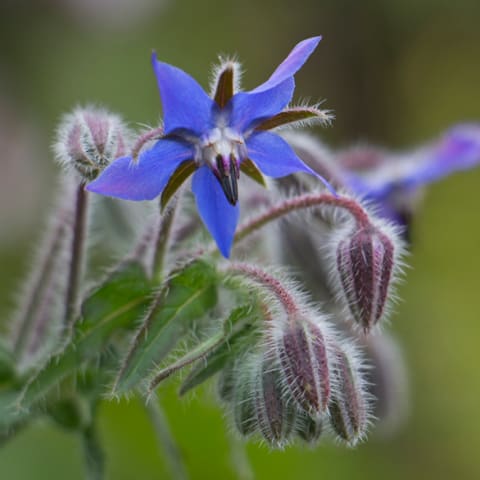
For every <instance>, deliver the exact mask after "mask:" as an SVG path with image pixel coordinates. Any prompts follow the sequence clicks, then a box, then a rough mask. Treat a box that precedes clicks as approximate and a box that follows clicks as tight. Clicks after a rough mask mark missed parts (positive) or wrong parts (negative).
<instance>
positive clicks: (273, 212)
mask: <svg viewBox="0 0 480 480" xmlns="http://www.w3.org/2000/svg"><path fill="white" fill-rule="evenodd" d="M324 205H330V206H332V207H338V208H342V209H344V210H347V211H348V212H349V213H350V214H351V215H352V217H353V218H354V220H355V222H356V223H357V226H358V227H359V228H367V227H369V226H370V225H371V223H370V219H369V217H368V214H367V212H366V211H365V210H364V209H363V207H362V206H361V205H360V204H359V203H358V202H356V201H355V200H353V199H351V198H348V197H336V196H335V195H332V194H330V193H319V194H313V193H310V194H305V195H300V196H298V197H294V198H290V199H288V200H285V201H283V202H281V203H279V204H278V205H274V206H273V207H271V208H270V209H269V210H267V211H266V212H264V213H262V214H260V215H258V216H257V217H254V218H252V219H251V220H248V221H247V222H246V223H244V224H243V225H241V226H240V227H239V229H238V230H237V233H236V235H235V240H234V241H235V243H238V242H240V241H241V240H243V239H244V238H245V237H247V236H248V235H250V234H251V233H253V232H254V231H256V230H258V229H260V228H262V227H263V226H264V225H266V224H267V223H269V222H272V221H274V220H277V219H278V218H280V217H282V216H283V215H286V214H288V213H290V212H293V211H295V210H302V209H305V208H312V207H319V206H324Z"/></svg>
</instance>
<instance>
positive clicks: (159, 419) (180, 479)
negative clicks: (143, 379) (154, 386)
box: [146, 396, 188, 480]
mask: <svg viewBox="0 0 480 480" xmlns="http://www.w3.org/2000/svg"><path fill="white" fill-rule="evenodd" d="M146 409H147V412H148V415H149V417H150V420H151V422H152V426H153V429H154V431H155V435H156V437H157V441H158V444H159V447H160V448H161V450H162V452H163V455H164V456H165V460H166V461H167V464H168V468H169V470H170V472H171V475H172V478H173V479H175V480H187V479H188V473H187V469H186V466H185V463H184V461H183V457H182V454H181V452H180V449H179V448H178V445H177V444H176V442H175V440H174V438H173V436H172V434H171V432H170V427H169V426H168V421H167V417H166V416H165V413H164V411H163V409H162V408H161V406H160V404H159V402H158V398H157V396H154V397H153V398H151V400H150V401H149V402H148V403H147V405H146Z"/></svg>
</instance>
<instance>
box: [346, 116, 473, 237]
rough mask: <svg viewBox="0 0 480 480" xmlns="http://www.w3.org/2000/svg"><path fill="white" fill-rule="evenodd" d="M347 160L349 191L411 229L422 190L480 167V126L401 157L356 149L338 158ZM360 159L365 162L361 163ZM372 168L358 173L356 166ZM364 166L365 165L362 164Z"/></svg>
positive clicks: (463, 127) (468, 126)
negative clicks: (349, 169) (447, 177)
mask: <svg viewBox="0 0 480 480" xmlns="http://www.w3.org/2000/svg"><path fill="white" fill-rule="evenodd" d="M337 160H338V163H339V164H342V163H344V162H345V160H347V161H348V162H349V163H350V164H351V165H350V166H349V168H351V169H352V170H353V171H348V170H346V171H345V173H344V182H345V183H346V185H347V186H348V188H349V189H350V190H352V191H354V192H355V193H357V194H359V195H361V196H362V197H363V198H365V199H367V200H368V201H370V202H371V203H373V204H374V205H375V206H376V207H377V209H378V212H379V214H380V215H382V216H383V217H386V218H388V219H390V220H393V221H394V222H395V223H397V224H400V225H402V226H403V227H405V228H406V229H407V233H408V226H409V222H410V219H411V217H412V215H413V213H414V208H415V206H416V203H417V200H418V194H419V193H421V190H422V187H423V186H425V185H427V184H429V183H432V182H435V181H437V180H441V179H442V178H444V177H446V176H448V175H451V174H453V173H455V172H457V171H463V170H468V169H471V168H474V167H476V166H478V165H479V164H480V124H478V123H471V124H464V125H456V126H454V127H452V128H450V129H449V130H447V132H445V133H444V134H443V135H442V136H441V137H440V138H439V139H438V140H436V141H434V142H431V143H430V144H428V145H426V146H423V147H420V148H417V149H414V150H411V151H408V152H401V153H398V154H395V153H390V152H385V151H382V150H380V149H375V148H364V149H363V150H362V149H361V148H360V149H358V148H354V149H351V150H349V151H346V152H343V153H341V154H340V156H339V157H338V158H337ZM359 160H360V161H361V162H359ZM369 160H370V161H371V166H369V167H368V168H361V169H360V170H361V171H360V172H356V171H355V170H356V169H355V164H356V163H363V164H365V163H367V165H368V161H369ZM359 166H361V165H359Z"/></svg>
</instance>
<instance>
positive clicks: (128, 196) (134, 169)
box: [86, 139, 193, 200]
mask: <svg viewBox="0 0 480 480" xmlns="http://www.w3.org/2000/svg"><path fill="white" fill-rule="evenodd" d="M192 155H193V152H192V149H191V147H190V146H188V145H186V144H183V143H181V142H178V141H175V140H170V139H162V140H159V141H158V142H157V143H156V144H155V145H154V146H153V147H152V148H151V149H150V150H146V151H145V152H143V153H142V154H141V155H140V158H139V160H138V162H133V160H132V157H122V158H119V159H118V160H115V161H114V162H113V163H112V164H111V165H109V166H108V167H107V168H106V169H105V170H104V171H103V172H102V173H101V174H100V175H99V176H98V178H96V179H95V180H94V181H93V182H91V183H89V184H88V185H87V187H86V188H87V190H89V191H90V192H95V193H100V194H101V195H106V196H109V197H116V198H122V199H124V200H152V199H153V198H155V197H156V196H158V195H159V194H160V193H161V191H162V190H163V189H164V188H165V185H166V184H167V182H168V179H169V178H170V176H171V175H172V174H173V172H174V171H175V170H176V168H177V167H178V166H179V165H180V164H181V163H182V162H183V161H185V160H187V159H189V158H191V157H192Z"/></svg>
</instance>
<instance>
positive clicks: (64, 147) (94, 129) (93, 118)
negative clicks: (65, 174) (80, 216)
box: [54, 107, 129, 182]
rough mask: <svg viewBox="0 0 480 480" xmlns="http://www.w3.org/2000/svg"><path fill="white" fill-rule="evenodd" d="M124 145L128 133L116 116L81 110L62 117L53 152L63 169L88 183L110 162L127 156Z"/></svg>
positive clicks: (93, 110)
mask: <svg viewBox="0 0 480 480" xmlns="http://www.w3.org/2000/svg"><path fill="white" fill-rule="evenodd" d="M128 142H129V132H128V130H127V128H126V127H125V125H124V124H123V122H122V120H121V119H120V117H119V116H118V115H115V114H112V113H110V112H107V111H106V110H103V109H99V108H95V107H85V108H77V109H75V110H74V111H73V112H71V113H69V114H67V115H66V116H65V117H64V118H63V120H62V122H61V123H60V126H59V128H58V131H57V139H56V143H55V145H54V150H55V156H56V158H57V161H58V162H59V163H60V164H61V165H62V166H63V167H65V168H66V169H67V170H70V171H72V170H73V171H74V172H76V173H77V174H79V175H80V178H81V180H82V181H84V182H89V181H91V180H93V179H95V178H96V177H97V176H98V175H99V173H100V172H101V171H102V170H104V169H105V168H106V167H107V166H108V165H109V164H110V163H111V162H112V161H113V160H115V159H116V158H118V157H121V156H123V155H125V154H126V153H127V147H128Z"/></svg>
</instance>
